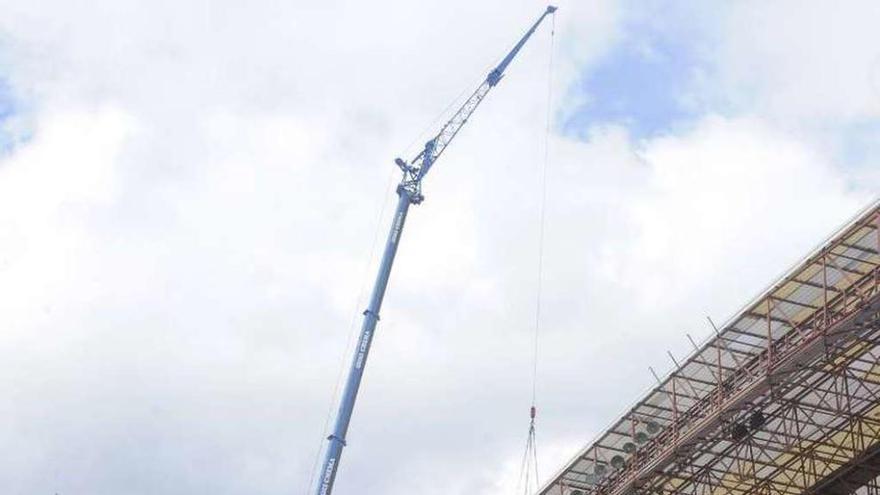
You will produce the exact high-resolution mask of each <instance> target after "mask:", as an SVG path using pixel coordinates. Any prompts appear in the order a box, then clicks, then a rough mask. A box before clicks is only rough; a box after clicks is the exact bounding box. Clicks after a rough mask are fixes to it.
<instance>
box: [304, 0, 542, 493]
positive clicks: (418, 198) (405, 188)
mask: <svg viewBox="0 0 880 495" xmlns="http://www.w3.org/2000/svg"><path fill="white" fill-rule="evenodd" d="M554 12H556V7H554V6H552V5H551V6H548V7H547V9H546V10H545V11H544V12H543V13H542V14H541V17H539V18H538V20H537V21H535V23H534V24H533V25H532V27H531V28H529V30H528V31H526V33H525V34H524V35H523V36H522V38H520V40H519V41H518V42H517V44H516V45H514V47H513V48H512V49H511V50H510V52H509V53H508V54H507V55H506V56H505V57H504V59H502V60H501V62H500V63H499V64H498V65H497V66H496V67H495V68H494V69H492V70H491V71H490V72H489V74H488V75H487V76H486V79H485V81H483V83H482V84H480V86H479V87H478V88H477V89H476V90H475V91H474V92H473V93H472V94H471V95H470V97H468V99H467V100H466V101H465V102H464V104H463V105H462V106H461V108H459V109H458V110H457V111H456V112H455V114H454V115H453V116H452V118H450V119H449V121H447V122H446V124H444V125H443V127H442V128H441V129H440V132H438V133H437V135H436V136H434V137H433V138H431V139H430V140H428V142H427V143H425V148H424V149H423V150H422V151H421V152H420V153H419V154H418V155H416V157H415V158H413V159H412V160H410V161H409V162H407V161H405V160H403V159H402V158H397V159H395V160H394V163H396V164H397V166H398V167H400V169H401V171H402V172H403V177H402V178H401V180H400V184H398V186H397V196H398V201H397V209H396V211H395V213H394V219H393V220H392V222H391V231H390V232H389V233H388V240H387V241H386V243H385V252H384V254H383V255H382V263H381V265H380V266H379V273H378V274H377V275H376V282H375V285H374V286H373V292H372V294H371V296H370V303H369V306H367V309H366V310H365V311H364V321H363V325H362V326H361V333H360V338H359V339H358V344H357V347H356V348H355V353H354V356H353V358H352V362H351V369H350V370H349V373H348V380H347V381H346V383H345V390H344V391H343V393H342V397H341V399H340V402H339V410H338V412H337V414H336V422H335V424H334V427H333V433H332V434H331V435H330V436H329V437H327V440H328V445H327V450H326V453H325V456H324V463H323V465H322V469H321V472H320V477H319V478H318V485H317V491H316V493H317V495H329V494H330V493H331V492H332V491H333V482H334V481H335V479H336V472H337V470H338V469H339V459H340V456H341V455H342V448H343V447H345V436H346V433H347V432H348V425H349V423H350V422H351V414H352V411H353V410H354V403H355V400H356V399H357V393H358V389H359V388H360V384H361V378H362V377H363V373H364V366H365V365H366V362H367V355H368V354H369V352H370V345H371V343H372V341H373V333H374V331H375V329H376V324H377V323H378V322H379V309H380V308H381V307H382V300H383V299H384V297H385V289H386V287H387V286H388V277H389V275H390V274H391V266H392V265H393V263H394V256H395V254H396V253H397V246H398V245H399V243H400V236H401V234H402V233H403V224H404V221H405V220H406V215H407V212H408V211H409V207H410V205H417V204H419V203H421V202H422V200H423V199H424V196H422V179H424V178H425V175H427V174H428V172H429V171H430V170H431V167H432V166H433V165H434V163H436V161H437V159H438V158H440V155H441V154H442V153H443V151H444V150H445V149H446V147H447V146H449V143H451V142H452V140H453V138H455V136H456V135H457V134H458V131H460V130H461V128H462V127H464V125H465V124H466V123H467V121H468V119H469V118H470V117H471V115H472V114H473V113H474V111H475V110H476V109H477V107H478V106H479V105H480V103H481V102H482V101H483V98H485V97H486V95H487V94H488V93H489V91H490V90H491V89H492V88H493V87H495V85H497V84H498V82H499V81H501V78H502V77H504V71H505V70H506V69H507V66H508V65H510V62H512V61H513V59H514V57H516V54H517V53H519V51H520V49H521V48H522V47H523V45H525V44H526V42H527V41H528V40H529V38H530V37H531V36H532V34H533V33H534V32H535V30H536V29H538V26H539V25H540V24H541V22H542V21H543V20H544V18H545V17H547V16H548V15H551V14H553V13H554Z"/></svg>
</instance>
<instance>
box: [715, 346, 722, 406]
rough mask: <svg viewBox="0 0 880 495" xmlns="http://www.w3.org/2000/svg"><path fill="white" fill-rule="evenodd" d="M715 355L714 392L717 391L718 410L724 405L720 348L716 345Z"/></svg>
mask: <svg viewBox="0 0 880 495" xmlns="http://www.w3.org/2000/svg"><path fill="white" fill-rule="evenodd" d="M715 353H716V357H717V358H718V385H717V388H716V390H718V408H719V409H721V404H723V403H724V378H723V376H724V375H723V370H724V368H723V367H722V366H721V347H720V346H719V345H718V344H716V345H715Z"/></svg>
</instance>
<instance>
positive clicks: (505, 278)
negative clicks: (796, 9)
mask: <svg viewBox="0 0 880 495" xmlns="http://www.w3.org/2000/svg"><path fill="white" fill-rule="evenodd" d="M542 8H543V4H542V3H539V2H532V1H525V0H523V1H520V2H514V3H510V2H502V3H498V2H484V3H479V4H473V3H468V2H458V3H454V4H450V3H449V2H433V3H429V4H425V3H413V2H391V3H389V4H386V5H375V4H373V3H364V2H361V3H354V2H335V3H328V2H324V3H309V4H303V3H297V2H293V3H291V2H265V3H257V4H249V5H248V7H247V8H244V7H241V6H238V5H236V4H232V3H218V2H204V3H201V4H181V5H178V4H167V5H158V4H151V5H150V6H145V5H140V4H135V3H120V2H104V3H98V4H94V5H92V6H90V7H89V8H83V7H81V6H73V5H68V4H66V3H64V2H57V3H55V4H48V3H44V2H40V3H34V2H17V1H16V2H4V5H3V10H4V13H5V15H4V16H3V20H2V21H0V31H2V32H3V33H4V38H3V40H4V44H3V46H2V49H3V50H4V52H5V54H6V58H8V59H9V60H10V63H9V67H10V70H11V73H10V78H11V81H12V82H13V84H14V86H15V89H16V90H17V91H18V94H19V95H20V96H21V97H22V98H25V99H26V100H27V101H28V106H29V107H30V108H31V113H30V114H29V115H28V119H29V121H30V122H32V124H31V126H32V129H31V130H32V133H33V138H32V139H31V140H30V141H29V142H27V143H25V144H23V145H21V146H20V147H19V148H18V149H16V151H15V152H14V153H12V154H11V155H9V156H6V157H4V158H2V161H0V236H2V240H3V242H2V246H0V253H2V256H0V294H2V296H3V297H2V298H0V322H2V326H3V328H4V330H3V331H2V332H0V358H2V359H4V362H7V363H8V365H9V366H8V368H9V369H10V370H12V371H11V372H10V373H8V374H7V376H6V380H7V382H6V383H5V385H6V386H5V387H4V388H5V389H6V390H11V392H10V393H9V394H7V395H6V396H5V397H4V399H2V400H0V410H2V411H3V412H4V416H5V417H7V418H10V420H9V421H8V422H7V426H6V427H5V428H3V429H0V442H2V443H3V444H4V445H11V446H15V448H12V449H8V452H7V455H5V456H0V485H2V486H5V487H11V488H10V489H9V490H10V492H11V493H36V492H47V493H53V492H58V493H61V494H64V493H73V492H88V493H98V494H100V493H118V492H120V491H124V492H126V493H151V494H155V493H178V492H180V491H186V492H188V493H189V492H211V493H215V494H223V493H229V494H233V493H236V494H237V493H255V492H259V493H289V492H290V491H291V490H302V488H303V487H304V484H305V482H306V481H307V476H308V472H309V470H310V469H311V464H312V454H313V452H314V451H313V449H314V448H315V447H316V444H317V441H318V440H319V437H320V428H321V427H322V424H323V419H324V418H323V413H324V406H325V404H326V400H327V398H328V395H329V391H330V390H331V388H332V382H333V380H334V379H335V370H336V366H337V363H338V358H339V354H340V352H341V349H342V347H344V344H345V340H346V336H347V332H348V326H349V323H350V322H351V321H352V320H351V319H352V317H353V316H355V317H356V316H357V314H358V313H359V311H360V309H361V305H360V304H354V303H355V300H356V299H357V297H358V294H359V293H360V292H361V291H362V286H363V285H364V284H366V285H367V286H368V285H369V282H370V281H371V277H372V271H371V270H370V269H365V267H364V265H365V264H366V263H367V259H368V253H369V251H370V247H371V242H372V240H373V237H374V232H375V228H376V222H377V216H378V213H379V210H380V206H381V204H382V203H383V201H385V200H386V197H385V195H384V192H386V190H387V185H388V182H387V180H388V178H389V176H388V174H389V172H390V170H391V169H392V165H391V162H390V160H391V158H393V157H394V156H395V155H396V154H397V153H399V152H400V151H401V150H400V148H401V147H403V146H405V145H406V144H407V143H408V142H409V140H410V139H411V138H412V137H413V136H414V135H415V134H416V133H417V132H418V130H420V129H421V128H422V126H424V124H425V123H426V122H428V121H430V120H431V118H432V117H433V116H434V114H436V112H438V111H439V110H440V109H441V108H442V107H443V105H442V103H445V102H446V101H448V100H449V99H451V98H453V97H454V96H455V95H456V94H457V93H458V91H459V90H461V89H462V88H463V87H464V86H467V84H468V81H472V80H475V79H476V78H479V77H483V76H484V75H485V72H486V70H487V69H488V65H489V64H488V63H487V60H488V61H491V60H492V59H494V58H496V57H497V56H499V55H500V53H501V51H503V50H504V49H505V48H507V47H509V46H510V44H511V43H512V41H513V40H514V38H515V37H516V36H517V35H518V34H519V33H520V31H521V30H522V29H523V28H524V27H525V26H526V25H527V24H528V23H529V22H530V21H531V19H532V17H533V15H536V14H537V13H538V12H540V10H541V9H542ZM622 8H623V7H621V6H620V5H618V4H617V3H616V2H595V3H590V4H581V3H577V4H574V3H573V4H571V5H562V6H561V10H560V19H559V22H560V24H559V26H558V28H559V29H558V36H559V39H558V41H559V43H560V44H559V52H558V54H559V55H560V56H561V57H562V59H561V61H560V66H559V73H558V79H557V84H558V87H557V89H556V94H557V96H558V97H559V98H560V100H562V95H563V89H564V88H566V87H567V86H568V85H569V84H570V83H571V81H572V80H573V78H574V77H575V76H576V73H577V70H578V68H579V67H585V66H589V64H590V63H591V61H592V60H594V59H595V58H596V57H597V56H599V55H600V54H601V53H603V51H604V50H606V49H607V48H608V46H609V45H610V43H612V42H613V40H615V39H616V37H617V36H620V30H619V29H618V23H619V22H620V18H621V16H622V15H623V13H622V11H621V10H622ZM450 33H452V34H453V35H452V36H451V35H450ZM547 34H548V32H547V31H546V30H544V31H542V32H540V33H538V35H536V37H535V39H534V40H533V41H532V43H531V44H530V45H529V47H528V48H527V49H526V50H524V51H523V53H522V55H521V57H520V58H519V59H518V60H517V61H516V63H515V65H514V66H512V67H511V69H510V73H509V76H508V77H507V78H505V80H504V83H503V84H501V85H500V86H499V87H498V88H497V89H496V90H495V91H494V92H493V94H492V95H490V96H489V98H488V99H487V101H486V102H485V104H484V106H483V108H481V109H480V111H479V114H478V115H476V116H475V118H474V119H473V121H472V122H471V123H469V124H468V127H467V128H466V129H465V130H464V131H463V133H462V134H461V136H460V137H459V138H457V140H456V143H455V145H454V147H453V148H450V150H449V151H448V152H447V154H446V155H444V158H443V161H442V162H441V163H440V164H439V165H438V166H437V168H435V169H434V171H433V172H432V174H431V176H430V177H429V178H428V181H427V183H426V186H425V187H426V194H427V197H428V198H427V200H426V202H425V203H424V204H423V205H420V206H419V207H418V208H414V209H413V211H412V213H411V217H410V220H409V225H408V227H407V231H406V233H405V234H404V238H403V244H402V248H401V252H400V257H399V260H398V263H397V266H396V268H395V273H394V275H393V280H392V285H391V289H390V291H389V294H388V299H387V303H386V307H385V308H384V310H383V318H382V322H381V324H380V329H379V333H378V334H377V340H376V346H375V348H374V352H373V354H372V356H371V361H370V367H369V371H368V375H367V379H366V381H365V386H364V387H365V388H364V393H363V395H362V397H361V399H360V402H359V404H358V409H357V415H356V419H355V423H354V424H353V427H352V433H351V438H350V447H349V448H348V449H347V450H346V453H345V458H344V462H343V468H342V472H341V475H340V478H339V490H340V492H346V491H355V490H356V491H358V492H360V493H387V494H394V493H408V492H411V491H413V490H418V491H420V492H423V493H502V492H508V491H509V488H510V483H511V482H512V479H513V477H514V475H512V472H511V470H512V469H515V468H512V467H511V463H512V462H514V464H515V461H516V460H517V459H518V456H519V455H520V453H521V448H522V442H523V440H524V438H523V436H524V434H525V427H526V420H527V410H528V401H529V393H530V387H529V385H528V380H529V374H530V369H531V368H530V364H529V359H530V355H531V348H530V345H531V330H532V319H533V307H534V297H535V296H534V291H535V284H534V282H535V256H536V251H537V246H536V232H537V198H538V189H537V184H538V177H539V167H540V164H541V157H542V156H543V152H542V136H543V127H544V122H543V115H544V114H543V111H544V107H543V105H544V96H545V94H544V84H545V83H546V79H545V78H546V72H545V70H546V65H545V64H546V54H547V51H546V49H547V48H548V46H547V45H548V43H547V42H548V41H549V40H548V37H547ZM794 104H796V102H795V103H793V105H794ZM586 134H587V135H589V136H590V138H589V140H588V141H586V142H575V141H569V140H566V139H563V138H554V140H553V145H552V150H553V160H552V161H551V167H550V170H549V179H548V180H549V187H550V189H549V191H550V193H549V195H548V204H547V208H548V217H547V218H548V221H547V246H546V253H547V261H546V265H545V268H546V274H545V280H546V283H545V297H546V299H545V303H544V304H545V306H544V308H545V309H544V315H545V319H544V323H543V327H544V331H543V336H542V340H541V342H542V345H541V352H542V354H541V355H542V360H541V364H540V387H539V391H540V392H539V394H540V395H539V403H540V407H541V410H540V411H541V412H540V416H539V442H541V443H540V446H541V451H542V452H544V453H545V454H544V455H546V456H547V457H542V466H543V468H542V470H543V471H544V472H545V473H549V472H550V471H552V470H553V469H554V468H555V467H556V466H557V465H558V463H559V462H561V460H562V459H563V458H564V456H565V455H566V454H567V453H568V452H570V450H571V449H573V448H574V447H576V446H578V445H579V444H580V442H581V441H585V440H586V439H587V438H588V437H589V436H591V435H592V434H594V433H596V432H597V431H598V430H599V428H600V427H601V425H603V424H605V423H607V422H608V421H609V420H610V419H611V418H612V417H613V415H614V414H616V413H617V412H618V411H619V409H620V407H622V406H623V405H624V404H626V403H628V402H630V401H631V400H632V399H634V398H635V395H636V394H635V392H637V391H638V389H639V388H640V387H642V386H646V385H648V384H649V375H648V374H647V372H646V370H645V369H644V366H645V363H652V364H653V365H655V367H661V368H662V367H663V365H662V363H663V361H662V359H664V358H663V349H664V348H665V346H671V347H672V348H673V350H674V351H676V352H681V351H682V350H684V349H685V347H683V343H685V342H686V341H684V339H683V338H681V336H682V335H681V334H682V333H683V331H684V329H688V330H689V331H692V332H693V333H694V334H695V335H702V334H703V333H705V332H704V331H701V330H699V328H701V327H697V328H694V327H695V326H696V325H699V323H698V322H699V321H701V320H702V317H703V314H704V312H706V311H708V312H711V313H712V314H718V313H721V314H725V313H727V312H730V311H732V310H733V309H734V308H735V306H737V305H738V304H739V303H741V302H743V300H744V298H745V297H747V296H748V295H750V294H751V293H752V292H753V291H754V290H755V289H756V287H759V286H760V285H762V284H764V283H766V282H768V281H769V277H770V276H771V275H772V274H775V273H777V272H779V271H780V270H781V269H782V268H783V267H784V265H785V264H787V263H788V262H791V261H793V260H794V257H796V256H797V255H799V254H801V253H802V252H803V250H804V249H805V248H806V247H808V246H809V245H811V244H812V243H813V242H814V241H815V240H817V239H818V238H819V237H820V236H821V235H823V234H824V233H826V232H827V230H828V229H829V228H830V227H831V226H833V225H835V224H836V223H837V222H838V221H840V220H842V219H843V217H845V216H846V215H847V214H848V213H849V212H850V211H851V210H852V209H854V208H855V206H856V205H857V204H858V203H859V202H860V201H862V199H863V198H864V193H862V192H861V191H855V192H853V191H852V190H851V186H850V185H848V183H847V182H846V177H845V176H843V175H842V174H841V173H840V171H839V170H837V169H836V168H835V167H834V166H833V161H832V159H830V158H828V155H827V154H826V153H824V152H823V151H822V150H821V149H816V148H815V147H813V146H810V145H809V144H808V143H807V144H805V143H804V142H803V141H801V140H800V139H799V135H797V134H796V133H788V132H785V131H780V130H778V129H776V128H775V127H774V124H772V123H768V121H767V120H765V119H761V118H759V117H755V118H749V119H722V118H715V119H707V120H705V121H703V122H701V123H699V125H696V126H695V127H694V128H693V129H690V130H684V131H682V132H681V133H680V134H678V135H671V136H668V137H666V138H663V139H659V140H656V141H650V142H645V143H633V142H632V141H631V140H630V138H629V136H628V135H627V133H626V131H625V130H624V129H621V128H615V127H609V128H597V129H590V130H587V132H586ZM419 144H420V143H419V141H416V144H415V147H416V148H417V146H418V145H419ZM771 206H772V208H771ZM385 213H386V214H385V216H383V217H381V218H379V219H378V220H379V227H378V228H379V229H380V230H379V236H380V242H381V237H382V236H384V231H385V228H386V222H387V221H388V218H387V214H388V210H386V211H385ZM793 218H794V220H793ZM694 224H696V226H697V227H698V229H699V231H700V233H701V235H700V236H698V237H696V236H692V235H691V232H692V230H691V228H692V227H693V226H694ZM782 228H784V229H785V230H784V233H785V234H786V238H787V239H795V242H794V243H791V244H789V243H787V241H786V243H784V244H780V239H781V238H782V237H781V236H780V235H779V233H780V232H782V231H781V230H780V229H782ZM692 237H695V238H692ZM758 253H760V254H761V256H760V257H759V256H757V254H758ZM743 260H747V262H746V261H743ZM374 262H375V261H374ZM744 265H748V266H745V267H744ZM743 272H744V273H746V274H747V276H740V275H741V273H743ZM680 273H684V276H681V277H678V278H675V279H674V280H672V281H671V282H670V278H673V275H674V274H680ZM734 274H736V277H734ZM667 283H672V284H673V285H672V289H673V290H669V287H668V285H667ZM707 284H710V285H711V286H712V287H711V288H710V289H711V290H706V286H707ZM726 287H733V288H729V289H728V288H726ZM660 291H662V292H663V294H662V297H660V296H658V292H660ZM658 322H661V323H658ZM704 330H705V329H704ZM630 352H638V353H640V354H641V355H642V358H643V359H639V360H631V359H624V358H623V357H624V356H627V355H628V353H630ZM345 359H346V360H347V359H348V357H347V356H346V357H345ZM597 376H602V377H606V379H604V380H596V379H595V377H597ZM453 480H454V481H453Z"/></svg>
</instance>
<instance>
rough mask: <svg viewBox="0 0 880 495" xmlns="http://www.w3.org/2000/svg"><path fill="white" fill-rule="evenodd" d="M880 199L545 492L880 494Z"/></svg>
mask: <svg viewBox="0 0 880 495" xmlns="http://www.w3.org/2000/svg"><path fill="white" fill-rule="evenodd" d="M878 232H880V203H875V204H873V205H872V206H870V207H869V208H867V209H865V210H864V211H863V212H861V213H860V214H859V215H858V216H857V217H856V218H855V219H853V220H852V221H851V222H849V223H848V224H847V225H846V226H845V227H844V228H842V229H841V230H839V231H838V232H837V233H835V234H834V235H833V236H832V237H830V238H829V239H828V240H827V241H826V242H825V243H824V244H823V245H822V246H821V247H819V248H818V249H817V250H816V251H814V252H813V253H812V254H810V255H809V256H808V257H807V258H805V259H804V260H803V261H802V262H800V263H799V264H798V265H797V266H795V267H794V268H792V269H791V270H790V271H789V272H788V273H786V274H785V275H784V276H783V277H781V278H780V279H779V280H778V281H776V282H775V283H774V284H773V285H772V286H771V287H770V288H769V289H767V290H766V291H765V292H764V293H763V294H761V295H760V296H759V297H757V298H756V299H754V300H753V301H751V302H750V303H749V304H747V305H746V306H745V307H744V308H743V309H742V310H741V311H740V312H739V313H738V314H737V315H736V316H735V317H733V318H732V319H731V320H729V321H728V322H727V323H725V324H724V325H722V326H721V327H720V328H717V329H716V332H715V334H714V335H713V336H712V337H711V338H709V339H708V340H706V341H705V342H704V343H703V344H702V345H701V346H697V348H696V349H695V351H694V352H693V353H692V354H691V355H690V356H689V357H688V358H687V359H686V360H685V361H683V362H681V363H680V366H678V367H677V369H675V370H674V371H673V372H672V373H671V374H670V375H669V376H668V377H666V379H665V380H662V381H661V382H660V383H659V384H658V386H657V387H655V388H654V389H653V390H651V391H650V392H649V393H648V394H647V395H646V396H644V397H642V398H641V400H639V401H638V403H636V405H635V406H633V407H632V408H631V409H630V410H628V411H626V412H625V414H623V415H622V416H621V417H620V418H619V419H618V420H617V421H616V422H614V424H613V426H612V427H611V428H610V429H608V430H607V431H605V432H604V433H602V434H601V435H600V436H599V437H598V438H597V439H596V440H595V441H594V442H592V443H591V444H589V445H587V446H586V447H585V448H584V449H582V450H581V451H580V452H578V454H577V455H576V456H575V457H574V458H573V459H572V460H571V461H570V462H568V463H567V464H566V465H565V466H564V467H563V469H562V470H560V471H559V472H558V473H556V474H555V475H554V476H553V477H552V478H551V479H550V480H549V482H548V483H547V484H546V485H545V486H544V487H543V488H542V489H541V490H540V492H539V493H540V494H541V495H630V494H643V493H644V494H647V493H652V494H691V495H726V494H730V495H745V494H761V495H771V494H773V495H775V494H786V495H787V494H791V495H799V494H804V493H810V494H812V493H815V494H829V495H843V494H850V493H860V494H862V493H864V494H871V495H874V494H876V495H880V481H878V477H880V236H878Z"/></svg>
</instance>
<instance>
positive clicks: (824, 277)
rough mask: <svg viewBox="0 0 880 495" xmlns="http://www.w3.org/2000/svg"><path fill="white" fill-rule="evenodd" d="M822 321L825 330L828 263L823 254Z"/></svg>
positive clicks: (826, 325)
mask: <svg viewBox="0 0 880 495" xmlns="http://www.w3.org/2000/svg"><path fill="white" fill-rule="evenodd" d="M822 321H823V322H824V324H825V325H824V326H825V328H823V329H822V332H823V333H824V332H825V330H826V329H827V328H828V262H827V261H826V260H825V253H822Z"/></svg>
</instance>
